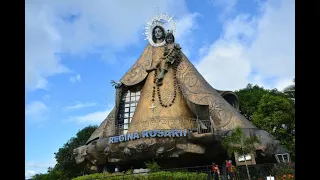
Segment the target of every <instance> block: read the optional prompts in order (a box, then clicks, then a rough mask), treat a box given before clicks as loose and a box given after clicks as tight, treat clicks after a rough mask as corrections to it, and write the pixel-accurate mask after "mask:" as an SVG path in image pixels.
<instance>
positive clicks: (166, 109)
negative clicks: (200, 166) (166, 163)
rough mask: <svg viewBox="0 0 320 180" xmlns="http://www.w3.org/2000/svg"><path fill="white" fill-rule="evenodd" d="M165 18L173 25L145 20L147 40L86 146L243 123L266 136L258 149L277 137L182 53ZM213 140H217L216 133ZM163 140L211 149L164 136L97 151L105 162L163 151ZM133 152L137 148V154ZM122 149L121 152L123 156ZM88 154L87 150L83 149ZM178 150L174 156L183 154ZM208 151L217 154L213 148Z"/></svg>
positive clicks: (189, 148)
mask: <svg viewBox="0 0 320 180" xmlns="http://www.w3.org/2000/svg"><path fill="white" fill-rule="evenodd" d="M161 20H167V21H168V22H169V24H174V23H173V21H172V18H167V16H157V18H154V19H153V20H152V21H151V22H149V23H148V24H147V27H146V31H147V32H146V33H145V34H146V36H147V40H148V41H149V43H148V44H147V46H146V47H145V48H144V50H143V52H142V54H141V56H140V57H139V58H138V59H137V61H136V63H135V64H134V65H133V66H132V67H131V68H130V69H129V70H128V71H127V72H126V73H125V75H124V76H123V77H122V78H121V79H120V81H119V82H114V81H113V84H114V86H115V88H116V98H115V99H116V100H115V101H116V102H115V106H114V108H113V110H112V111H111V112H110V113H109V115H108V116H107V117H106V119H105V120H104V121H103V122H102V123H101V125H100V126H99V127H98V128H97V130H96V131H95V132H94V133H93V134H92V135H91V137H90V138H89V139H88V141H87V143H86V145H89V144H92V142H97V140H99V139H107V138H108V137H111V136H119V135H121V134H127V133H133V132H142V131H145V130H170V129H187V130H190V132H194V133H191V136H192V137H195V136H197V137H199V138H200V139H201V137H204V136H203V134H208V136H210V137H212V136H218V135H219V134H223V133H226V132H228V131H231V130H233V129H235V128H236V127H241V128H242V129H243V131H244V133H246V134H251V133H254V134H257V135H259V137H261V138H262V139H264V140H263V141H262V146H259V148H260V149H263V148H265V146H263V145H266V144H267V143H269V142H271V141H273V137H272V136H271V135H270V134H268V133H267V132H265V131H262V130H259V129H257V128H256V127H255V126H254V125H253V124H252V123H251V122H250V121H248V120H247V119H246V118H245V117H244V116H242V115H241V114H240V112H239V109H238V108H239V101H238V98H237V96H236V95H235V93H233V92H231V91H219V90H217V89H215V88H213V87H212V86H211V85H210V84H209V83H208V82H207V81H206V80H205V79H204V78H203V77H202V75H201V74H200V73H199V72H198V71H197V69H196V68H195V67H194V65H193V64H192V63H191V62H190V60H189V59H188V58H187V57H186V56H185V55H184V53H183V49H182V48H181V47H180V46H179V44H177V43H175V39H174V33H175V28H174V25H173V26H172V25H171V26H170V27H168V26H165V25H164V23H162V21H161ZM230 83H232V82H230ZM202 120H203V121H202ZM205 122H209V123H205ZM199 129H200V131H199ZM203 132H205V133H203ZM201 134H202V135H201ZM160 139H161V138H160ZM191 139H192V138H191ZM189 140H190V137H189ZM209 140H210V138H209ZM211 140H212V141H214V140H215V138H212V139H211ZM160 141H161V142H160ZM142 142H143V143H142ZM161 143H162V144H170V143H171V144H172V145H170V146H167V147H168V148H167V149H168V152H169V150H170V148H171V146H172V147H173V148H177V149H180V150H177V151H176V152H177V153H178V152H179V153H181V152H182V151H184V152H189V153H198V154H204V153H205V152H209V151H208V149H207V147H205V145H203V144H201V143H200V145H199V143H198V144H197V143H195V144H192V143H185V144H183V143H180V144H179V143H178V142H175V143H172V141H171V140H164V138H162V140H156V138H148V139H146V140H134V141H128V142H124V143H120V144H118V146H117V147H116V146H115V145H114V144H108V145H105V146H101V147H103V148H102V149H101V150H99V151H100V152H101V153H104V155H106V156H107V157H108V158H100V159H104V161H106V159H108V160H107V161H108V162H109V163H111V162H120V161H124V160H125V159H127V158H128V155H129V156H130V155H131V159H132V158H138V157H141V158H143V157H144V156H146V154H144V152H151V151H153V150H151V149H152V148H153V149H156V150H154V151H156V152H155V153H156V154H159V152H160V151H161V152H162V151H164V150H163V148H165V147H166V146H164V145H163V146H162V145H161ZM94 144H97V143H94ZM98 144H99V143H98ZM155 144H157V145H159V144H160V145H159V147H156V148H155V147H153V145H155ZM186 144H187V145H186ZM207 144H208V143H207ZM209 144H210V143H209ZM210 146H211V145H210ZM148 147H150V148H151V149H149V151H144V150H143V149H146V148H148ZM169 147H170V148H169ZM212 147H213V146H211V148H212ZM104 148H105V149H104ZM157 148H158V150H157ZM161 148H162V149H161ZM171 149H172V148H171ZM133 151H134V152H135V153H136V154H135V155H134V156H133ZM158 151H159V152H158ZM118 152H122V153H123V154H122V155H119V153H118ZM139 152H140V153H139ZM212 152H218V151H216V150H215V151H212ZM87 153H88V151H86V153H85V154H87ZM117 153H118V155H117ZM177 153H175V155H176V156H179V155H178V154H179V153H178V154H177ZM149 154H150V153H149ZM151 154H152V153H151ZM171 155H172V154H171ZM171 155H170V156H171ZM151 156H152V155H151ZM209 156H214V153H211V154H210V155H209ZM91 157H92V156H91ZM79 159H80V158H79ZM93 159H95V160H93V161H92V162H96V161H97V158H93ZM82 160H83V158H82ZM98 161H99V159H98ZM103 163H105V162H103Z"/></svg>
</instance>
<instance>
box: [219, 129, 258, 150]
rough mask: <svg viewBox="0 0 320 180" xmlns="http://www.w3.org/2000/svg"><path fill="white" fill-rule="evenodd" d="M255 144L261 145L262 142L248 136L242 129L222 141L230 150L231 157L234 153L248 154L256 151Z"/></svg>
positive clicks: (235, 130) (236, 130) (253, 136)
mask: <svg viewBox="0 0 320 180" xmlns="http://www.w3.org/2000/svg"><path fill="white" fill-rule="evenodd" d="M255 143H260V140H259V139H258V137H257V136H255V135H250V136H246V135H245V134H244V133H243V131H242V129H241V128H240V127H237V128H235V129H234V131H233V132H232V133H231V134H230V135H227V136H225V137H224V138H223V139H222V145H223V147H225V148H226V149H227V150H228V153H229V155H230V156H232V154H233V153H235V152H236V153H238V154H248V153H251V152H252V151H254V150H255V147H254V145H255Z"/></svg>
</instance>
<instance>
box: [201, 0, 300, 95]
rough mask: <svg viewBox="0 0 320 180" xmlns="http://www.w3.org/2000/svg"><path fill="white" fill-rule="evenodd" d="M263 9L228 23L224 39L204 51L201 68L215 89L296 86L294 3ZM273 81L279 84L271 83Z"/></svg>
mask: <svg viewBox="0 0 320 180" xmlns="http://www.w3.org/2000/svg"><path fill="white" fill-rule="evenodd" d="M259 8H261V12H260V14H259V15H256V16H253V15H248V14H239V15H237V16H236V17H235V18H233V19H230V20H228V21H226V22H225V23H224V31H223V33H222V36H221V38H220V39H218V40H217V41H215V42H214V43H213V44H212V45H210V46H206V47H203V48H201V51H200V52H199V53H202V54H204V55H203V56H202V58H201V59H200V62H199V64H197V68H198V70H199V71H200V73H202V74H203V75H204V76H205V78H206V79H207V80H208V81H209V83H210V84H211V85H212V86H213V87H215V88H217V89H227V90H236V89H239V88H244V87H246V85H247V84H248V83H253V84H256V83H258V84H259V85H263V86H264V87H269V88H279V90H281V88H283V87H285V86H286V85H289V84H291V83H292V80H293V78H294V73H295V72H294V64H295V55H294V54H295V30H294V28H295V27H294V26H295V23H294V20H295V19H294V17H295V11H294V8H295V7H294V1H288V0H281V1H278V0H269V1H265V2H264V3H261V7H259ZM204 50H205V52H206V53H204ZM252 71H254V72H256V73H255V75H254V77H251V72H252ZM270 78H273V79H275V80H276V81H275V82H274V83H271V84H270V83H268V82H267V79H270Z"/></svg>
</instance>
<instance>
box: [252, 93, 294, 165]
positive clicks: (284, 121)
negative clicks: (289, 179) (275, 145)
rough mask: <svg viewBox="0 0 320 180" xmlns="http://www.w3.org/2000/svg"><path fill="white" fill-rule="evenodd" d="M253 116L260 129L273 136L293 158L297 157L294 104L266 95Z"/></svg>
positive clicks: (288, 100) (287, 100)
mask: <svg viewBox="0 0 320 180" xmlns="http://www.w3.org/2000/svg"><path fill="white" fill-rule="evenodd" d="M257 108H258V109H257V110H256V111H255V112H254V114H253V116H252V122H253V123H254V125H256V126H257V127H258V128H260V129H263V130H265V131H267V132H269V133H270V134H272V135H273V136H274V137H275V138H276V139H277V140H279V141H280V143H281V144H282V145H284V147H286V148H287V149H288V150H289V151H290V153H291V156H292V158H293V159H294V157H295V149H294V147H295V142H294V141H295V136H294V134H293V131H294V129H295V108H294V105H293V102H292V101H291V100H290V99H288V98H285V97H281V96H272V95H270V94H266V95H264V96H263V97H262V98H261V100H260V101H259V104H258V106H257Z"/></svg>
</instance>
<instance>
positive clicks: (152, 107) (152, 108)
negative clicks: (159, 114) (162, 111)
mask: <svg viewBox="0 0 320 180" xmlns="http://www.w3.org/2000/svg"><path fill="white" fill-rule="evenodd" d="M156 107H157V106H155V105H154V103H152V106H151V107H149V108H150V109H151V110H152V118H153V116H154V109H155V108H156Z"/></svg>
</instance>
